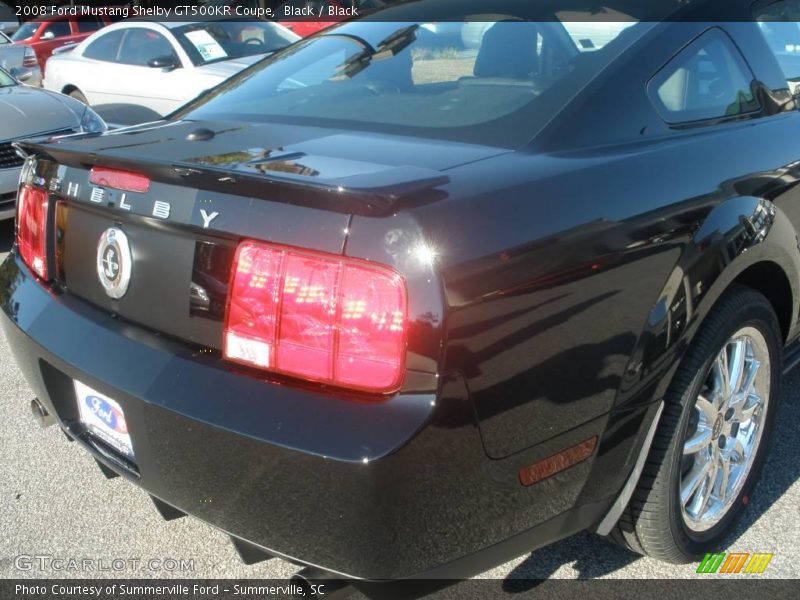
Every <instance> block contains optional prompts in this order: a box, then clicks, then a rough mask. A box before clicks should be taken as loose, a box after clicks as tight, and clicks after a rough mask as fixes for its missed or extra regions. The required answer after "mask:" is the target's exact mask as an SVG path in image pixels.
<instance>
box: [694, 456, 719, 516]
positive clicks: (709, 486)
mask: <svg viewBox="0 0 800 600" xmlns="http://www.w3.org/2000/svg"><path fill="white" fill-rule="evenodd" d="M706 465H707V468H706V470H705V474H704V476H703V477H702V478H701V479H700V486H699V487H698V490H697V493H696V494H695V495H694V499H693V500H692V502H691V504H690V506H689V507H687V509H688V510H689V511H690V512H691V513H693V514H694V516H695V518H696V519H700V518H701V517H702V516H703V513H704V512H706V508H708V503H709V501H710V500H711V493H712V492H713V491H714V481H715V480H716V478H717V462H716V458H714V459H712V460H709V461H708V462H707V463H706Z"/></svg>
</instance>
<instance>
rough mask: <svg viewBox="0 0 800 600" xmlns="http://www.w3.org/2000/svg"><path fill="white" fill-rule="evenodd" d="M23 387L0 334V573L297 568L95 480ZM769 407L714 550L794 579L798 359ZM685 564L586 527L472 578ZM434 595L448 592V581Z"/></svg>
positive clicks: (215, 574) (661, 573)
mask: <svg viewBox="0 0 800 600" xmlns="http://www.w3.org/2000/svg"><path fill="white" fill-rule="evenodd" d="M12 238H13V223H12V222H10V221H7V222H0V256H3V257H4V256H5V254H6V253H7V252H8V250H9V249H10V247H11V243H12ZM31 398H32V392H31V391H30V389H29V388H28V385H27V384H26V382H25V380H24V379H23V377H22V375H21V374H20V372H19V370H18V369H17V367H16V365H15V363H14V360H13V358H12V356H11V353H10V350H9V348H8V344H7V343H6V340H5V337H4V336H2V335H0V423H2V425H0V578H19V577H23V578H28V577H33V578H38V577H65V578H67V577H69V578H72V577H117V578H118V577H192V578H286V577H289V576H291V575H292V574H293V573H294V572H296V570H297V567H295V566H294V565H291V564H290V563H288V562H285V561H282V560H278V559H274V560H270V561H267V562H264V563H260V564H257V565H252V566H246V565H244V564H242V563H241V562H240V561H239V559H238V556H237V555H236V553H235V551H234V549H233V547H232V546H231V544H230V541H229V540H228V538H227V537H226V536H225V535H224V534H222V533H221V532H219V531H217V530H215V529H213V528H212V527H210V526H208V525H205V524H203V523H201V522H199V521H196V520H194V519H191V518H184V519H178V520H175V521H169V522H168V521H164V520H162V519H161V517H160V516H159V515H158V514H157V512H156V510H155V509H154V507H153V505H152V503H151V501H150V499H149V498H148V496H147V495H146V494H145V493H144V492H143V491H142V490H140V489H138V488H136V487H134V486H133V485H131V484H130V483H128V482H126V481H125V480H124V479H122V478H116V479H112V480H107V479H105V477H103V475H102V474H101V473H100V471H99V469H98V468H97V466H96V464H95V462H94V460H93V459H92V458H91V457H90V456H89V455H88V454H87V453H85V452H83V451H82V450H81V448H80V447H79V445H78V444H75V443H69V442H68V441H67V440H66V439H65V437H64V436H63V434H62V433H61V432H60V430H59V429H58V428H57V427H51V428H49V429H46V430H41V429H39V427H38V426H37V425H36V423H35V422H34V421H33V419H32V417H31V416H30V412H29V402H30V400H31ZM779 410H780V413H779V414H778V419H777V429H776V432H775V439H774V447H773V451H772V454H771V456H770V458H769V460H768V462H767V464H766V468H765V471H764V474H763V476H762V479H761V481H760V483H759V485H758V487H757V489H756V490H755V492H754V493H753V495H752V496H751V499H750V504H749V506H748V507H747V510H746V512H745V513H744V515H743V518H742V519H741V520H740V522H739V525H738V527H737V528H736V530H735V531H734V532H733V533H732V535H731V536H730V537H729V539H728V541H727V546H726V547H725V548H720V549H719V551H730V552H750V553H755V552H769V553H773V554H774V558H773V559H772V562H771V563H770V564H769V566H768V568H767V570H766V571H765V573H764V574H763V575H761V576H760V577H775V578H777V577H783V578H787V577H790V578H800V545H798V541H800V481H799V480H800V431H799V430H798V423H800V370H796V371H794V372H793V373H792V374H790V375H789V376H788V377H787V379H786V381H785V385H784V391H783V397H782V399H781V405H780V408H779ZM287 501H290V500H288V499H287ZM36 556H44V557H52V558H54V559H58V558H66V559H69V558H76V559H79V560H81V559H84V558H87V559H92V560H93V561H94V562H93V563H91V564H95V565H96V566H98V567H102V565H103V564H105V565H106V568H107V567H108V565H109V564H110V561H111V560H112V559H123V560H124V561H125V562H126V564H127V565H128V566H126V567H125V569H124V570H122V571H114V570H107V571H99V572H98V571H92V572H82V571H73V570H59V569H58V568H57V567H58V566H59V565H60V563H53V561H52V560H48V559H35V558H32V557H36ZM20 557H23V558H22V559H20ZM25 557H31V558H29V559H27V560H26V559H25ZM152 559H155V560H156V561H157V562H156V563H152V562H150V561H152ZM170 559H173V560H174V561H176V562H177V564H176V563H173V562H170ZM187 559H188V560H189V561H191V566H190V567H187V568H186V570H183V571H181V570H180V561H181V560H184V561H187ZM103 561H106V562H105V563H104V562H103ZM147 563H150V564H147ZM118 564H119V563H118ZM134 564H136V566H135V567H134V566H132V565H134ZM185 564H188V563H185ZM40 567H44V568H40ZM62 569H63V567H62ZM176 569H177V570H176ZM695 569H696V566H695V565H668V564H663V563H660V562H658V561H655V560H652V559H649V558H643V557H641V556H638V555H635V554H632V553H630V552H627V551H625V550H622V549H619V548H617V547H616V546H614V545H612V544H610V543H607V542H606V541H604V540H603V539H601V538H599V537H597V536H595V535H592V534H588V533H586V534H581V535H578V536H575V537H572V538H569V539H566V540H564V541H561V542H558V543H556V544H553V545H551V546H548V547H545V548H542V549H539V550H536V551H535V552H532V553H530V554H528V555H525V556H521V557H520V558H518V559H516V560H514V561H511V562H509V563H506V564H504V565H502V566H500V567H497V568H495V569H493V570H491V571H488V572H486V573H484V574H482V575H481V576H480V577H482V578H489V579H495V580H497V581H496V582H495V583H492V584H491V585H496V587H497V591H498V592H499V593H500V594H501V595H502V594H504V593H505V592H503V590H506V589H508V590H512V589H514V590H517V591H518V587H516V584H515V582H514V581H513V580H522V579H544V578H550V577H553V578H564V579H575V578H581V579H584V578H637V579H638V578H663V579H681V578H695V577H697V575H696V574H695ZM732 577H735V576H732ZM507 595H508V597H509V598H511V597H512V596H513V592H512V591H509V592H507ZM439 596H440V597H458V596H459V591H458V586H456V588H453V589H452V590H450V591H448V592H445V593H443V594H439Z"/></svg>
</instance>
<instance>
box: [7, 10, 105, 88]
mask: <svg viewBox="0 0 800 600" xmlns="http://www.w3.org/2000/svg"><path fill="white" fill-rule="evenodd" d="M112 22H113V21H112V20H111V19H109V18H108V17H105V16H103V17H99V16H98V17H81V18H80V19H78V18H77V17H71V16H53V17H45V18H43V19H36V20H34V21H28V22H27V23H24V24H23V25H22V26H21V27H20V28H19V29H17V31H16V32H15V33H14V35H12V36H11V39H12V40H14V42H16V43H17V44H24V45H26V46H30V47H31V48H33V51H34V52H35V53H36V60H37V61H38V62H39V67H40V68H41V70H42V75H44V67H45V64H46V63H47V59H48V58H50V56H51V55H52V54H53V51H54V50H55V49H56V48H60V47H61V46H65V45H66V44H76V43H78V42H82V41H83V40H85V39H86V38H87V37H89V36H90V35H91V34H93V33H94V32H95V31H97V30H98V29H102V28H103V27H105V26H106V25H111V23H112Z"/></svg>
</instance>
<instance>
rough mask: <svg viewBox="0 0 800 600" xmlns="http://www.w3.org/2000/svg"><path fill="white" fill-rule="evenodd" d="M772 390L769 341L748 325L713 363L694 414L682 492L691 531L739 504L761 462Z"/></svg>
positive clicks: (686, 446) (684, 458)
mask: <svg viewBox="0 0 800 600" xmlns="http://www.w3.org/2000/svg"><path fill="white" fill-rule="evenodd" d="M769 393H770V360H769V350H768V346H767V341H766V339H765V338H764V336H763V334H762V333H761V332H760V331H759V330H757V329H755V328H753V327H744V328H742V329H740V330H739V331H737V332H736V333H735V334H734V335H733V336H732V337H731V338H730V339H729V340H728V341H727V343H726V344H725V345H724V346H723V348H722V350H720V352H719V354H718V355H717V357H716V358H715V360H714V362H713V363H712V364H711V367H710V368H709V370H708V372H707V373H706V375H705V379H704V381H703V387H702V388H701V391H700V394H699V395H698V396H697V399H696V401H695V406H694V410H693V412H692V415H691V417H690V421H689V426H688V430H687V435H686V439H685V441H684V444H683V456H682V462H681V479H680V483H679V487H678V494H679V502H680V506H681V514H682V515H683V520H684V523H685V524H686V526H687V527H688V528H689V529H690V530H691V531H694V532H698V533H699V532H703V531H707V530H709V529H711V528H712V527H713V526H714V525H716V524H717V523H719V521H720V520H721V519H722V518H723V517H724V516H725V515H726V514H727V513H728V512H729V511H730V509H731V507H732V506H733V503H734V501H735V500H736V498H737V496H738V495H739V492H740V490H741V488H742V486H743V485H744V483H745V481H746V480H747V476H748V474H749V473H750V470H751V468H752V466H753V463H754V461H755V457H756V453H757V451H758V446H759V443H760V442H761V434H762V431H763V429H764V420H765V418H766V412H767V405H768V402H769Z"/></svg>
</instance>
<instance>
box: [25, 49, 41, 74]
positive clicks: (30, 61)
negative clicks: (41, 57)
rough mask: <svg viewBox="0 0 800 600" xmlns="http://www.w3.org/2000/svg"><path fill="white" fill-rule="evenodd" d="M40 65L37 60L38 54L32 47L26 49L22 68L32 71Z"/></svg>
mask: <svg viewBox="0 0 800 600" xmlns="http://www.w3.org/2000/svg"><path fill="white" fill-rule="evenodd" d="M38 64H39V62H38V61H37V60H36V53H35V52H34V51H33V49H31V48H30V47H26V48H25V53H24V54H23V56H22V66H23V67H25V68H26V69H30V68H32V67H35V66H36V65H38Z"/></svg>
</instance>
